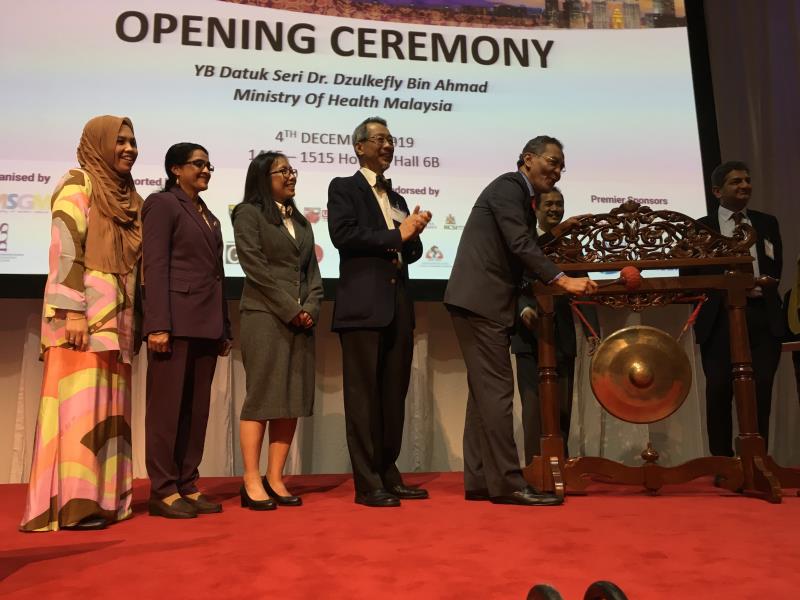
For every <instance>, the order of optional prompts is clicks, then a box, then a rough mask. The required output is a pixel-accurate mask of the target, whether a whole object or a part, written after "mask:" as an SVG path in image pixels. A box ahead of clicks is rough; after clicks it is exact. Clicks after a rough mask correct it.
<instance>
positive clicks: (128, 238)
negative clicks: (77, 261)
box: [78, 115, 142, 274]
mask: <svg viewBox="0 0 800 600" xmlns="http://www.w3.org/2000/svg"><path fill="white" fill-rule="evenodd" d="M123 125H127V126H128V127H130V128H131V131H133V124H132V123H131V120H130V119H128V118H127V117H114V116H110V115H104V116H101V117H95V118H93V119H91V120H90V121H89V122H88V123H86V126H85V127H84V128H83V135H82V136H81V141H80V144H78V163H79V164H80V166H81V168H82V169H84V170H85V171H87V172H88V173H89V177H90V179H91V181H92V197H91V201H90V207H91V209H90V212H89V224H88V226H87V232H86V248H85V251H84V261H85V263H84V264H85V266H86V268H88V269H93V270H96V271H102V272H104V273H118V274H126V273H130V272H131V271H132V270H133V268H134V267H135V266H136V263H137V261H138V260H139V257H140V256H141V253H142V218H141V212H142V198H141V196H139V194H137V193H136V189H135V187H134V185H133V177H131V175H130V173H128V174H125V175H122V174H120V173H117V171H115V170H114V163H115V158H116V156H115V155H116V146H117V136H118V135H119V130H120V128H121V127H122V126H123Z"/></svg>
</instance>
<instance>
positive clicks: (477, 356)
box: [444, 136, 597, 506]
mask: <svg viewBox="0 0 800 600" xmlns="http://www.w3.org/2000/svg"><path fill="white" fill-rule="evenodd" d="M517 167H518V169H519V170H517V171H513V172H511V173H505V174H504V175H501V176H500V177H498V178H497V179H495V180H494V181H493V182H491V183H490V184H489V185H488V186H487V187H486V188H485V189H484V190H483V192H481V194H480V196H478V199H477V201H476V202H475V205H474V206H473V207H472V212H471V213H470V216H469V218H468V219H467V223H466V225H465V226H464V232H463V233H462V235H461V242H460V243H459V246H458V252H457V253H456V259H455V262H454V264H453V271H452V274H451V276H450V281H449V282H448V285H447V290H446V291H445V297H444V302H445V304H446V305H447V308H448V310H449V311H450V314H451V317H452V319H453V326H454V329H455V332H456V336H457V338H458V343H459V346H460V347H461V351H462V353H463V354H464V362H465V363H466V366H467V381H468V385H469V398H468V400H467V415H466V420H465V424H464V487H465V490H466V492H465V497H466V498H467V499H468V500H491V501H492V502H495V503H498V504H520V505H526V506H538V505H545V504H560V502H561V501H560V500H559V499H558V498H557V497H556V496H555V495H551V494H542V493H540V492H538V491H537V490H534V489H533V488H531V487H530V486H528V484H527V483H526V481H525V479H524V478H523V476H522V471H521V469H520V464H519V456H518V454H517V448H516V444H515V443H514V433H513V422H512V404H513V400H514V377H513V371H512V369H511V357H510V355H509V345H510V339H509V338H510V335H511V332H512V330H513V327H514V318H515V315H516V301H517V297H518V296H519V288H520V285H521V283H522V276H523V273H524V274H526V275H528V276H530V277H535V278H538V279H540V280H541V281H543V282H545V283H548V284H549V285H555V286H558V287H559V288H561V289H563V290H564V291H566V292H568V293H570V294H576V295H584V294H590V293H592V292H594V291H595V289H596V288H597V284H595V283H594V282H592V281H591V280H590V279H589V278H588V277H569V276H567V275H565V274H564V273H561V272H559V270H558V267H556V265H555V264H554V263H553V262H552V261H550V260H549V259H548V258H547V257H545V256H544V254H543V253H542V251H541V249H540V248H539V246H538V245H537V243H536V217H535V215H534V212H533V207H532V203H535V202H536V201H537V200H538V197H539V196H540V195H541V194H542V193H544V192H549V191H550V190H552V189H553V187H554V186H555V184H556V183H557V182H558V180H559V179H560V178H561V171H562V170H563V169H564V153H563V146H562V145H561V142H559V141H558V140H557V139H555V138H552V137H548V136H539V137H536V138H534V139H532V140H530V141H529V142H528V143H527V144H525V147H524V148H523V149H522V152H521V153H520V155H519V160H518V161H517Z"/></svg>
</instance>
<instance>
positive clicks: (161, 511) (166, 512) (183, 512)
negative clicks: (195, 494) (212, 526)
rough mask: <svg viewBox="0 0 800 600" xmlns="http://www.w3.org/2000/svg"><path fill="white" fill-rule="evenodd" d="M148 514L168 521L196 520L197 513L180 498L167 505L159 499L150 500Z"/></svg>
mask: <svg viewBox="0 0 800 600" xmlns="http://www.w3.org/2000/svg"><path fill="white" fill-rule="evenodd" d="M147 512H148V513H149V514H150V516H153V517H164V518H167V519H194V518H196V517H197V511H196V510H195V509H194V507H193V506H192V505H191V504H189V503H188V502H187V501H186V500H184V499H183V498H178V499H177V500H175V502H173V503H172V504H167V503H165V502H164V501H163V500H160V499H159V498H150V501H149V502H148V503H147Z"/></svg>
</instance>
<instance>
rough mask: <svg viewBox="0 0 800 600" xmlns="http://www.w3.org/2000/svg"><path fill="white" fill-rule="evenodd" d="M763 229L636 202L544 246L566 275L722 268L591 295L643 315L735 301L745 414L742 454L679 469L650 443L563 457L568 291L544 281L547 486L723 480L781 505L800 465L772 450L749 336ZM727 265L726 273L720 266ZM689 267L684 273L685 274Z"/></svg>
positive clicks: (540, 290)
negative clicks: (761, 423) (762, 430)
mask: <svg viewBox="0 0 800 600" xmlns="http://www.w3.org/2000/svg"><path fill="white" fill-rule="evenodd" d="M755 240H756V234H755V231H754V230H753V229H752V227H750V226H749V225H747V224H742V225H739V226H738V227H737V228H736V230H735V231H734V234H733V237H730V238H729V237H725V236H722V235H720V234H719V233H717V232H715V231H713V230H712V229H710V228H708V227H706V226H705V225H702V224H700V223H698V222H697V221H695V220H694V219H692V218H690V217H688V216H686V215H684V214H681V213H678V212H673V211H668V210H658V211H654V210H652V209H650V208H649V207H647V206H640V205H639V204H638V203H636V202H633V201H628V202H625V203H624V204H622V205H620V206H619V207H617V208H614V209H612V211H611V212H610V213H608V214H598V215H592V216H590V217H586V218H583V219H581V220H580V221H579V223H578V225H577V226H576V227H574V228H572V229H571V230H569V231H567V232H565V233H563V234H561V235H559V236H557V237H556V238H555V239H553V240H552V241H551V242H550V243H548V244H547V245H546V246H545V247H544V248H543V250H544V252H545V254H547V256H548V257H549V258H551V259H552V260H553V261H554V262H556V263H557V264H558V266H559V267H560V268H561V270H562V271H564V272H565V273H567V274H571V273H575V272H582V273H587V272H588V273H590V274H591V273H592V272H597V271H618V270H621V269H622V268H623V267H625V266H628V265H634V266H636V267H638V268H639V269H684V270H687V269H688V270H690V271H691V272H693V273H694V272H699V273H703V272H708V271H709V267H711V270H714V267H716V268H717V270H718V271H720V270H721V271H723V272H722V273H718V274H693V275H681V276H676V277H654V278H647V279H643V280H642V282H641V286H640V288H639V289H638V290H637V291H636V292H634V293H631V292H629V291H627V290H626V289H625V286H624V285H623V284H622V283H619V284H614V285H609V286H607V287H604V288H602V289H601V290H600V291H598V293H597V294H596V295H595V296H593V297H592V298H593V299H594V300H596V301H597V302H598V303H600V304H603V305H606V306H610V307H613V308H622V309H628V310H634V311H640V310H642V309H644V308H647V307H655V306H664V305H667V304H673V303H681V302H687V301H689V300H688V299H689V298H692V297H697V295H698V294H701V293H703V292H706V291H708V290H720V291H722V292H724V295H725V297H726V307H727V310H728V317H729V324H730V340H731V348H730V351H731V364H732V374H731V376H732V377H733V388H734V397H735V400H736V411H737V416H738V420H739V435H738V436H737V438H736V449H737V454H738V456H736V457H733V458H730V457H723V456H707V457H702V458H696V459H693V460H690V461H688V462H685V463H683V464H681V465H677V466H674V467H664V466H661V465H659V464H657V461H658V453H657V452H656V451H655V450H654V449H653V448H652V446H651V445H650V444H648V447H647V448H646V449H644V451H643V452H642V458H643V460H644V464H642V465H641V466H638V467H632V466H627V465H624V464H622V463H618V462H615V461H612V460H609V459H606V458H601V457H591V456H581V457H577V458H570V459H568V460H565V458H564V444H563V441H562V438H561V433H560V430H559V425H558V406H559V401H558V400H559V398H558V394H559V393H560V391H559V386H558V383H557V379H556V350H555V326H554V319H553V316H554V314H553V297H554V296H555V295H559V294H560V293H561V292H559V290H556V289H554V288H552V287H550V286H546V285H544V284H542V283H535V284H534V285H533V286H532V289H531V291H532V293H533V294H535V296H536V299H537V302H538V303H539V315H540V319H539V347H538V350H539V398H540V399H541V418H542V437H541V455H539V456H535V457H534V458H533V460H532V462H531V464H530V465H528V466H527V467H525V468H524V469H523V474H524V476H525V478H526V480H527V481H528V482H529V483H531V484H532V485H533V486H534V487H536V488H537V489H540V490H546V491H550V492H554V493H556V494H558V495H559V496H563V495H564V493H565V491H567V492H571V493H585V490H586V487H587V486H588V484H589V483H590V478H591V477H592V476H598V477H599V478H600V479H602V481H604V482H613V483H622V484H629V485H642V486H644V487H645V488H646V489H647V490H648V491H649V492H651V493H656V492H658V490H660V489H661V487H662V486H664V485H665V484H675V483H684V482H687V481H691V480H692V479H696V478H698V477H702V476H708V475H714V476H719V478H720V479H721V480H722V481H721V485H722V487H725V488H727V489H729V490H741V491H742V492H744V493H745V494H747V495H755V496H759V497H762V498H764V499H766V500H768V501H769V502H773V503H779V502H780V501H781V488H782V487H790V488H797V487H800V470H798V469H791V468H786V467H782V466H780V465H778V464H777V463H776V462H775V460H774V459H773V458H772V457H771V456H769V455H768V454H767V449H766V445H765V443H764V439H763V438H762V437H761V436H760V435H759V433H758V426H757V417H756V414H757V413H756V398H755V384H754V381H753V367H752V359H751V356H750V346H749V342H748V334H747V321H746V319H745V307H746V305H747V292H748V290H749V289H752V288H753V287H754V279H753V267H752V262H753V258H752V257H751V255H750V250H749V248H750V246H751V245H752V244H754V243H755ZM720 267H721V269H720ZM684 272H685V271H684Z"/></svg>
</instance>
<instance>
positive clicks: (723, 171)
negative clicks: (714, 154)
mask: <svg viewBox="0 0 800 600" xmlns="http://www.w3.org/2000/svg"><path fill="white" fill-rule="evenodd" d="M731 171H747V172H748V173H750V167H748V166H747V163H744V162H742V161H741V160H729V161H726V162H724V163H722V164H721V165H719V166H718V167H717V168H716V169H714V170H713V171H712V172H711V187H715V188H721V187H722V186H723V185H724V184H725V178H726V177H727V176H728V173H730V172H731Z"/></svg>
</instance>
